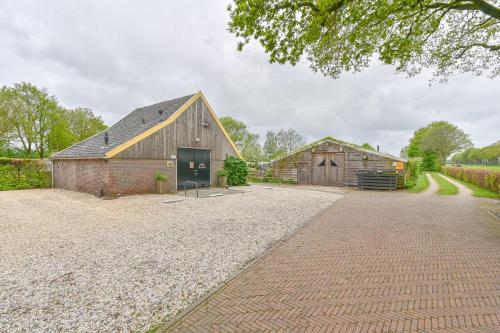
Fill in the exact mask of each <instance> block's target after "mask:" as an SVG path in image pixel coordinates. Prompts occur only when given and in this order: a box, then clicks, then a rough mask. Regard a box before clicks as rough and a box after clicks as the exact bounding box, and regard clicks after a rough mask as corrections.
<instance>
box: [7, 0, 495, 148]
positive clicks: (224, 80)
mask: <svg viewBox="0 0 500 333" xmlns="http://www.w3.org/2000/svg"><path fill="white" fill-rule="evenodd" d="M228 4H229V1H223V0H221V1H214V0H206V1H201V0H189V1H188V0H179V1H174V0H168V1H119V2H117V1H98V0H96V1H56V0H51V1H36V0H34V1H22V0H12V1H10V0H0V8H1V11H0V45H1V51H0V84H1V85H11V84H13V83H15V82H21V81H28V82H32V83H34V84H36V85H37V86H39V87H45V88H47V89H48V90H49V92H50V93H51V94H54V95H56V96H57V97H58V99H59V101H60V102H61V104H62V105H64V106H67V107H77V106H84V107H89V108H91V109H92V110H93V111H94V112H95V113H96V114H98V115H101V116H102V118H103V119H104V121H105V122H106V123H107V124H108V125H111V124H113V123H114V122H116V121H118V120H119V119H120V118H122V117H123V116H125V115H126V114H127V113H129V112H130V111H132V110H133V109H134V108H136V107H139V106H144V105H148V104H153V103H155V102H159V101H162V100H166V99H170V98H175V97H179V96H183V95H187V94H190V93H193V92H196V91H198V90H202V91H203V92H204V93H205V95H206V96H207V98H208V100H209V101H210V103H211V104H212V106H213V107H214V109H215V111H216V113H218V115H219V116H223V115H230V116H232V117H235V118H237V119H240V120H242V121H244V122H245V123H246V124H247V125H248V126H249V128H250V130H251V131H253V132H255V133H258V134H260V135H261V136H262V137H263V136H264V135H265V133H266V131H268V130H273V129H280V128H290V127H292V128H295V129H297V130H298V131H299V132H300V133H301V134H302V135H304V136H305V137H306V139H307V141H312V140H315V139H319V138H322V137H324V136H327V135H330V136H333V137H336V138H339V139H342V140H346V141H350V142H353V143H358V144H360V143H363V142H369V143H371V144H372V145H374V146H375V145H377V144H378V145H380V146H381V149H382V150H383V151H387V152H390V153H393V154H399V151H400V149H401V147H402V146H404V145H406V143H407V141H408V139H409V138H410V137H411V135H412V133H413V132H414V131H415V129H417V128H419V127H422V126H424V125H426V124H427V123H429V122H431V121H434V120H448V121H450V122H452V123H454V124H456V125H458V126H459V127H461V128H463V129H464V130H465V131H466V132H467V133H469V134H471V137H472V140H473V142H474V144H475V145H476V146H484V145H488V144H491V143H493V142H495V141H497V140H499V139H500V103H499V102H500V80H499V79H495V80H490V79H487V78H478V77H473V76H470V75H460V76H456V77H453V78H451V79H450V82H449V83H448V84H446V85H442V84H433V85H432V86H431V87H429V76H425V75H421V76H418V77H416V78H410V79H409V78H406V76H405V75H404V74H395V73H394V68H392V67H391V66H382V65H380V64H378V63H374V64H373V65H372V66H371V67H370V68H369V69H368V70H366V71H364V72H362V73H357V74H350V73H347V74H344V75H342V77H341V78H340V79H337V80H334V79H330V78H325V77H322V76H321V75H320V74H314V73H312V72H311V70H310V69H309V68H308V66H307V64H306V63H304V64H301V65H298V66H295V67H293V66H291V65H278V64H270V63H269V62H268V61H267V56H266V54H265V53H264V51H263V49H262V48H261V47H260V45H257V44H254V45H251V46H250V47H247V48H246V49H245V50H244V51H243V52H238V51H236V44H237V41H236V39H235V37H233V36H232V35H231V34H229V33H228V32H227V22H228V14H227V11H226V7H227V5H228Z"/></svg>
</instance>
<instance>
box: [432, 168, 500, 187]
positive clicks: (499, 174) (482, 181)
mask: <svg viewBox="0 0 500 333" xmlns="http://www.w3.org/2000/svg"><path fill="white" fill-rule="evenodd" d="M441 171H442V172H443V173H444V174H445V175H448V176H451V177H454V178H457V179H460V180H463V181H465V182H468V183H471V184H474V185H476V186H479V187H481V188H484V189H487V190H489V191H492V192H495V193H500V171H497V170H489V169H479V168H477V169H476V168H462V167H450V166H444V167H443V168H442V169H441Z"/></svg>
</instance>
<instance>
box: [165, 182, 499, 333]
mask: <svg viewBox="0 0 500 333" xmlns="http://www.w3.org/2000/svg"><path fill="white" fill-rule="evenodd" d="M486 204H487V203H485V202H484V201H481V200H479V199H474V198H466V197H443V196H437V195H415V194H408V193H400V192H397V193H380V192H353V193H350V194H348V195H346V197H345V198H344V199H342V200H340V201H339V202H337V203H336V204H335V205H334V206H333V207H331V208H330V209H329V210H328V211H326V212H325V213H324V214H323V215H322V216H320V217H319V218H318V219H317V220H315V221H314V222H312V223H311V224H310V225H308V226H307V227H305V228H303V229H302V230H300V231H299V232H298V233H296V234H295V235H294V236H293V237H291V238H290V239H288V240H287V241H286V242H285V243H283V244H281V245H280V246H278V247H277V248H275V249H274V250H273V251H272V252H271V253H270V254H269V255H267V256H266V257H264V258H263V259H262V260H261V261H259V262H258V263H257V264H255V265H253V266H252V267H250V268H249V269H248V270H246V271H245V272H244V273H242V274H241V275H239V276H238V277H237V278H235V279H233V280H232V281H230V282H229V283H228V284H227V285H226V286H225V287H224V288H222V289H221V290H219V291H218V292H216V293H215V294H213V295H212V296H210V297H209V298H208V299H207V300H205V301H204V302H203V303H201V304H200V305H198V306H197V307H196V308H195V309H194V310H192V311H191V312H189V313H188V314H187V315H185V316H184V317H182V318H181V319H180V320H178V321H177V322H176V323H175V324H174V325H173V326H170V328H169V329H168V331H175V332H188V331H189V332H190V331H193V332H243V331H248V332H257V331H258V332H261V331H273V332H274V331H283V332H285V331H286V332H291V331H300V332H302V331H307V332H330V331H331V332H435V331H439V332H441V331H446V332H500V221H498V220H496V219H495V218H494V217H493V216H492V215H490V214H488V213H487V211H486V210H485V209H484V207H482V205H486Z"/></svg>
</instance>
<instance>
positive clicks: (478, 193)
mask: <svg viewBox="0 0 500 333" xmlns="http://www.w3.org/2000/svg"><path fill="white" fill-rule="evenodd" d="M455 180H456V181H457V182H459V183H460V184H462V185H464V186H465V187H467V188H468V189H469V190H471V191H472V195H473V196H475V197H479V198H492V199H500V193H495V192H493V191H490V190H488V189H485V188H482V187H480V186H477V185H475V184H472V183H468V182H466V181H463V180H461V179H458V178H455Z"/></svg>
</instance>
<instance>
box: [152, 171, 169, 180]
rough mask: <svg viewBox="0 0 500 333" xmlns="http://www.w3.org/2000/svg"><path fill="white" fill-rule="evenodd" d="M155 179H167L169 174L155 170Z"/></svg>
mask: <svg viewBox="0 0 500 333" xmlns="http://www.w3.org/2000/svg"><path fill="white" fill-rule="evenodd" d="M155 180H159V181H166V180H168V176H167V175H164V174H163V173H161V172H160V171H156V172H155Z"/></svg>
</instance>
